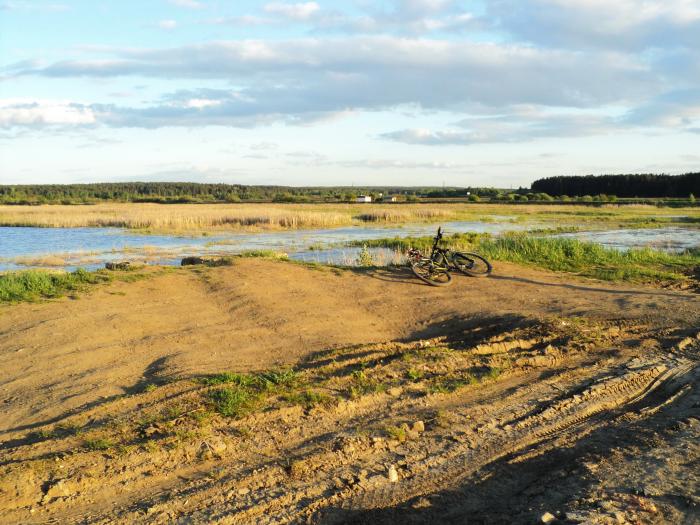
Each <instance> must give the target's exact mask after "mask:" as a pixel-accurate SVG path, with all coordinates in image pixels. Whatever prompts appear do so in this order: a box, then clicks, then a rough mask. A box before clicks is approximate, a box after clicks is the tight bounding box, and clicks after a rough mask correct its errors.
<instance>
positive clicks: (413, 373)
mask: <svg viewBox="0 0 700 525" xmlns="http://www.w3.org/2000/svg"><path fill="white" fill-rule="evenodd" d="M406 377H408V378H409V379H410V380H411V381H419V380H421V379H423V372H422V371H421V370H416V369H415V368H411V369H410V370H408V371H407V372H406Z"/></svg>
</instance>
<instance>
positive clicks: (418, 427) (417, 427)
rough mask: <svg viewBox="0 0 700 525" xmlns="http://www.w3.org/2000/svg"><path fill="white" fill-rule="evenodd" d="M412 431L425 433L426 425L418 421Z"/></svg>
mask: <svg viewBox="0 0 700 525" xmlns="http://www.w3.org/2000/svg"><path fill="white" fill-rule="evenodd" d="M411 430H413V431H414V432H425V423H423V422H422V421H416V422H415V423H413V426H412V427H411Z"/></svg>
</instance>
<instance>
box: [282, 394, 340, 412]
mask: <svg viewBox="0 0 700 525" xmlns="http://www.w3.org/2000/svg"><path fill="white" fill-rule="evenodd" d="M284 399H285V400H286V401H287V402H289V403H291V404H293V405H301V406H302V407H304V408H305V409H307V410H308V409H311V408H314V407H316V406H325V407H329V406H332V405H334V404H335V403H336V399H335V398H333V397H331V396H329V395H327V394H323V393H321V392H316V391H314V390H305V391H303V392H292V393H290V394H287V395H285V396H284Z"/></svg>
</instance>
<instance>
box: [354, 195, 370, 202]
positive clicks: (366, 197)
mask: <svg viewBox="0 0 700 525" xmlns="http://www.w3.org/2000/svg"><path fill="white" fill-rule="evenodd" d="M355 202H372V197H371V196H370V195H359V196H358V197H357V199H355Z"/></svg>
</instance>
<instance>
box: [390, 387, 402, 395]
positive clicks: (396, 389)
mask: <svg viewBox="0 0 700 525" xmlns="http://www.w3.org/2000/svg"><path fill="white" fill-rule="evenodd" d="M386 392H387V394H389V395H390V396H392V397H399V396H400V395H401V392H402V390H401V388H400V387H398V386H393V387H391V388H390V389H389V390H387V391H386Z"/></svg>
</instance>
